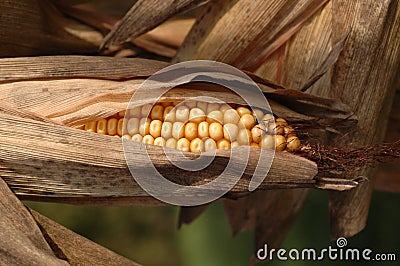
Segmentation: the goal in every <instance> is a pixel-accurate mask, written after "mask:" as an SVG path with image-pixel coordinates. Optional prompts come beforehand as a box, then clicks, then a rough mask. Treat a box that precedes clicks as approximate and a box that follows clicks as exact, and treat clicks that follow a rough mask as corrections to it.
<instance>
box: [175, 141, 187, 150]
mask: <svg viewBox="0 0 400 266" xmlns="http://www.w3.org/2000/svg"><path fill="white" fill-rule="evenodd" d="M176 147H177V148H178V150H181V151H190V141H188V140H187V139H185V138H181V139H179V140H178V142H177V143H176Z"/></svg>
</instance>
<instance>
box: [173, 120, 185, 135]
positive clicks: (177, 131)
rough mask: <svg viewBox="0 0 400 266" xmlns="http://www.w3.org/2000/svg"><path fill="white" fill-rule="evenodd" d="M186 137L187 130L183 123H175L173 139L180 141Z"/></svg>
mask: <svg viewBox="0 0 400 266" xmlns="http://www.w3.org/2000/svg"><path fill="white" fill-rule="evenodd" d="M184 135H185V128H184V124H183V123H182V122H175V123H174V124H173V125H172V137H174V138H175V139H180V138H182V137H183V136H184Z"/></svg>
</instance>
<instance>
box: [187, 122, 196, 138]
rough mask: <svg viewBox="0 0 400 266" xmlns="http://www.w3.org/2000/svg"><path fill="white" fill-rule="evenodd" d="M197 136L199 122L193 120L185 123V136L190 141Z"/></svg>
mask: <svg viewBox="0 0 400 266" xmlns="http://www.w3.org/2000/svg"><path fill="white" fill-rule="evenodd" d="M196 137H197V124H196V123H193V122H189V123H187V124H186V125H185V138H187V139H188V140H189V141H192V140H193V139H194V138H196Z"/></svg>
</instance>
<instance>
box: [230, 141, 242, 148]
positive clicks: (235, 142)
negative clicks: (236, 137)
mask: <svg viewBox="0 0 400 266" xmlns="http://www.w3.org/2000/svg"><path fill="white" fill-rule="evenodd" d="M239 146H240V145H239V142H237V141H234V142H232V143H231V149H233V148H236V147H239Z"/></svg>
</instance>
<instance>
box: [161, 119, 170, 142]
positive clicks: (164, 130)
mask: <svg viewBox="0 0 400 266" xmlns="http://www.w3.org/2000/svg"><path fill="white" fill-rule="evenodd" d="M161 137H163V138H165V139H169V138H171V137H172V123H171V122H164V123H163V124H162V126H161Z"/></svg>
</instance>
